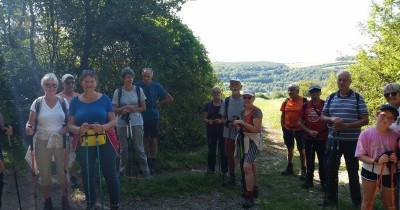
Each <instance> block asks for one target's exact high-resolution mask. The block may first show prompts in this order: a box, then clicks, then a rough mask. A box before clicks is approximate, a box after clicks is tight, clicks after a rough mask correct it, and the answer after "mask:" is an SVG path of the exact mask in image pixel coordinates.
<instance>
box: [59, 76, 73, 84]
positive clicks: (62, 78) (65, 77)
mask: <svg viewBox="0 0 400 210" xmlns="http://www.w3.org/2000/svg"><path fill="white" fill-rule="evenodd" d="M69 77H72V78H73V79H75V77H74V76H73V75H72V74H64V76H62V77H61V82H62V83H64V81H65V80H66V79H67V78H69Z"/></svg>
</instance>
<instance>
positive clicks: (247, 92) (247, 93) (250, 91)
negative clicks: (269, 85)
mask: <svg viewBox="0 0 400 210" xmlns="http://www.w3.org/2000/svg"><path fill="white" fill-rule="evenodd" d="M242 95H249V96H253V97H255V96H256V94H255V93H254V91H252V90H245V91H244V92H243V94H242Z"/></svg>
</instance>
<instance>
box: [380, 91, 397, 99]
mask: <svg viewBox="0 0 400 210" xmlns="http://www.w3.org/2000/svg"><path fill="white" fill-rule="evenodd" d="M383 96H385V98H389V96H392V97H395V96H397V92H391V93H385V94H383Z"/></svg>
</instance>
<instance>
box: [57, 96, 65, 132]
mask: <svg viewBox="0 0 400 210" xmlns="http://www.w3.org/2000/svg"><path fill="white" fill-rule="evenodd" d="M57 99H58V101H59V102H60V104H61V108H62V110H63V112H64V115H65V119H64V124H65V125H67V122H68V110H67V104H66V103H65V100H64V98H63V97H61V96H57Z"/></svg>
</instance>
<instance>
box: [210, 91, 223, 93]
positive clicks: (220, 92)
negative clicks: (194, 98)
mask: <svg viewBox="0 0 400 210" xmlns="http://www.w3.org/2000/svg"><path fill="white" fill-rule="evenodd" d="M212 93H221V92H220V91H212Z"/></svg>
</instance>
